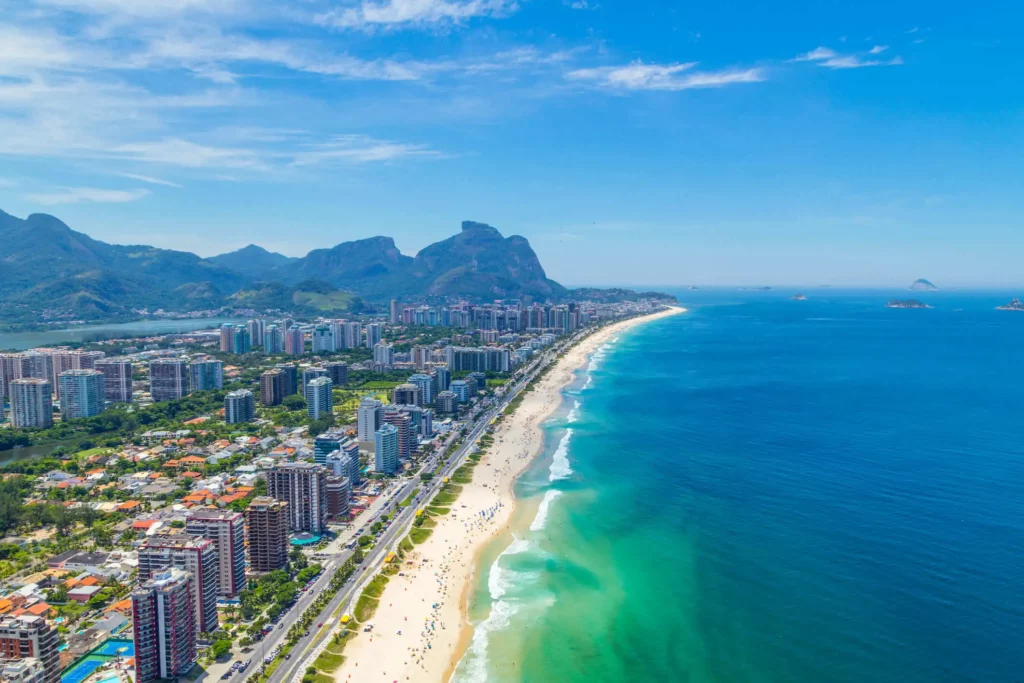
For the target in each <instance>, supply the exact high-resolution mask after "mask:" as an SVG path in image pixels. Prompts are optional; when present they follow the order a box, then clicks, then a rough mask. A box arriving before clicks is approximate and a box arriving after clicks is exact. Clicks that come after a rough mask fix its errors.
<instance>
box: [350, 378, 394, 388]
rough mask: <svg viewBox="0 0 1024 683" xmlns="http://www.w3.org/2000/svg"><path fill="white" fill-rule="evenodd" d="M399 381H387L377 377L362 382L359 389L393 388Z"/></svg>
mask: <svg viewBox="0 0 1024 683" xmlns="http://www.w3.org/2000/svg"><path fill="white" fill-rule="evenodd" d="M399 384H401V382H389V381H387V380H383V379H377V380H373V381H370V382H363V383H362V384H360V385H359V389H361V390H362V389H371V390H372V389H394V388H395V387H397V386H398V385H399Z"/></svg>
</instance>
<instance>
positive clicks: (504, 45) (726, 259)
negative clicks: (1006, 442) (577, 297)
mask: <svg viewBox="0 0 1024 683" xmlns="http://www.w3.org/2000/svg"><path fill="white" fill-rule="evenodd" d="M1022 19H1024V10H1022V9H1021V8H1020V6H1019V3H1012V2H975V3H969V4H964V3H956V4H953V3H949V2H941V1H939V2H918V1H911V2H898V3H892V2H876V1H874V0H860V1H858V2H842V1H838V0H832V1H817V2H809V1H808V2H774V3H763V2H749V1H745V2H731V3H710V2H705V3H679V2H651V1H648V0H630V1H628V2H626V1H620V0H293V1H292V2H289V3H284V2H269V1H268V0H17V1H8V0H0V208H2V209H4V210H5V211H7V212H9V213H13V214H15V215H21V216H24V215H27V214H29V213H33V212H47V213H52V214H54V215H57V216H59V217H61V218H62V219H64V220H65V221H66V222H67V223H68V224H69V225H71V226H72V227H73V228H76V229H78V230H82V231H84V232H87V233H89V234H91V235H93V236H94V237H97V238H99V239H103V240H106V241H111V242H118V243H146V244H154V245H157V246H162V247H170V248H180V249H188V250H191V251H195V252H197V253H199V254H201V255H204V256H208V255H213V254H216V253H219V252H222V251H227V250H231V249H234V248H238V247H241V246H244V245H246V244H248V243H251V242H254V243H257V244H261V245H263V246H265V247H267V248H269V249H273V250H277V251H280V252H283V253H286V254H290V255H302V254H304V253H305V252H306V251H308V250H309V249H312V248H317V247H323V246H330V245H333V244H336V243H338V242H341V241H344V240H349V239H356V238H360V237H367V236H370V235H376V234H385V235H390V236H393V237H394V238H395V240H396V242H397V243H398V246H399V247H400V248H401V249H402V250H403V251H404V252H406V253H409V254H414V253H415V252H416V251H417V250H418V249H420V248H422V247H423V246H425V245H426V244H429V243H430V242H432V241H435V240H437V239H441V238H443V237H446V236H448V235H450V234H452V233H453V232H455V231H456V230H457V229H458V225H459V222H460V221H462V220H463V219H473V220H479V221H485V222H488V223H491V224H492V225H495V226H496V227H498V228H499V229H500V230H502V231H503V232H504V233H506V234H513V233H518V234H521V235H524V236H526V237H527V238H529V239H530V241H531V243H532V244H533V245H534V248H535V249H536V251H537V252H538V254H539V255H540V257H541V260H542V262H543V263H544V265H545V267H546V268H547V270H548V272H549V275H551V276H552V277H554V278H556V279H558V280H560V281H563V282H565V283H569V284H583V283H588V284H589V283H594V284H631V283H645V284H663V285H670V284H689V283H698V284H776V285H785V284H833V285H902V284H905V283H907V282H909V281H911V280H913V279H914V278H917V277H927V278H929V279H931V280H933V281H935V282H937V283H939V284H945V285H951V286H972V285H975V286H983V285H999V286H1003V285H1017V284H1024V273H1022V271H1021V268H1020V262H1021V259H1020V256H1019V254H1020V251H1021V248H1024V225H1022V218H1024V191H1022V189H1021V188H1022V187H1024V183H1022V181H1024V173H1022V162H1021V158H1022V155H1021V152H1022V148H1024V145H1022V142H1024V115H1022V104H1024V88H1022V87H1021V83H1022V78H1021V76H1020V73H1021V67H1022V65H1024V64H1022V62H1024V60H1022V58H1021V56H1020V55H1021V51H1020V45H1021V44H1022V43H1021V35H1020V34H1021V25H1022Z"/></svg>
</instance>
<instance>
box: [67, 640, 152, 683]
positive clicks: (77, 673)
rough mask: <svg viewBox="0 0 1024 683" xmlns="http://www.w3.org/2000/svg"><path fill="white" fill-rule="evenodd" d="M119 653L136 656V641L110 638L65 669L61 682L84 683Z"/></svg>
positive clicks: (124, 655)
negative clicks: (83, 682)
mask: <svg viewBox="0 0 1024 683" xmlns="http://www.w3.org/2000/svg"><path fill="white" fill-rule="evenodd" d="M117 655H121V656H122V657H134V656H135V643H133V642H132V641H130V640H108V641H107V642H105V643H103V644H102V645H100V646H99V647H97V648H95V649H94V650H93V651H92V652H90V653H89V654H87V655H86V656H84V657H82V658H81V659H79V660H78V661H77V662H75V663H74V664H72V665H71V666H70V667H69V668H68V669H67V670H66V671H64V673H62V674H61V676H60V680H61V683H82V681H84V680H85V679H87V678H88V677H89V676H91V675H92V674H93V673H95V671H96V670H97V669H99V668H100V667H101V666H103V665H104V664H106V663H107V662H110V661H111V660H113V659H114V658H115V657H116V656H117Z"/></svg>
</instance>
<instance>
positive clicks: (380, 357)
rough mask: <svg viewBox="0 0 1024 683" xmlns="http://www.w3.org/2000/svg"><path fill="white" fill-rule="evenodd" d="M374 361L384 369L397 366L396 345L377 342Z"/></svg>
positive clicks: (374, 348) (374, 349)
mask: <svg viewBox="0 0 1024 683" xmlns="http://www.w3.org/2000/svg"><path fill="white" fill-rule="evenodd" d="M367 329H369V328H367ZM373 362H374V364H376V365H379V366H380V367H382V368H384V369H391V368H393V367H394V366H395V349H394V347H393V346H391V344H388V343H387V342H377V344H376V345H374V347H373Z"/></svg>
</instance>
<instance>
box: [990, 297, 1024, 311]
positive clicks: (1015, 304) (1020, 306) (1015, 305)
mask: <svg viewBox="0 0 1024 683" xmlns="http://www.w3.org/2000/svg"><path fill="white" fill-rule="evenodd" d="M996 310H997V311H1024V302H1021V300H1020V299H1018V298H1017V297H1013V301H1011V302H1010V303H1008V304H1006V305H1005V306H997V307H996Z"/></svg>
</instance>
